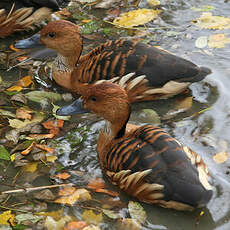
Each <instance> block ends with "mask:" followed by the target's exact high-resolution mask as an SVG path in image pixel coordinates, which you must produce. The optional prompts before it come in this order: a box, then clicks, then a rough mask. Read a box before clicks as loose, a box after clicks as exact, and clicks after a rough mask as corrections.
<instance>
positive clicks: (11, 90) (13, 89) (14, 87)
mask: <svg viewBox="0 0 230 230" xmlns="http://www.w3.org/2000/svg"><path fill="white" fill-rule="evenodd" d="M21 90H22V87H21V86H20V85H13V86H11V87H10V88H8V89H7V91H8V92H13V91H17V92H20V91H21Z"/></svg>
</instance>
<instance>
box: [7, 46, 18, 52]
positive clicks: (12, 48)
mask: <svg viewBox="0 0 230 230" xmlns="http://www.w3.org/2000/svg"><path fill="white" fill-rule="evenodd" d="M9 48H10V49H11V50H13V51H14V52H18V51H20V49H17V48H15V47H14V45H13V44H11V45H10V46H9Z"/></svg>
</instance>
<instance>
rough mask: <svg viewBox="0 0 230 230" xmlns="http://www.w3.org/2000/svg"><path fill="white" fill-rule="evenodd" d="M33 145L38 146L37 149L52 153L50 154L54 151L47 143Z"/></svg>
mask: <svg viewBox="0 0 230 230" xmlns="http://www.w3.org/2000/svg"><path fill="white" fill-rule="evenodd" d="M35 146H36V147H37V148H39V149H42V150H45V151H46V152H49V153H52V154H53V153H54V149H53V148H50V147H48V146H47V145H41V144H35Z"/></svg>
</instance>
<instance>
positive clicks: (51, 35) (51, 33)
mask: <svg viewBox="0 0 230 230" xmlns="http://www.w3.org/2000/svg"><path fill="white" fill-rule="evenodd" d="M47 36H48V37H50V38H54V37H55V36H56V34H55V33H54V32H50V33H48V34H47Z"/></svg>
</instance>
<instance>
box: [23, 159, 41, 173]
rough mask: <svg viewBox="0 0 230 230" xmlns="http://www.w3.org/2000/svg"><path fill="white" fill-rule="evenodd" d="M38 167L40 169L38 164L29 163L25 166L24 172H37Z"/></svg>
mask: <svg viewBox="0 0 230 230" xmlns="http://www.w3.org/2000/svg"><path fill="white" fill-rule="evenodd" d="M37 167H38V162H32V163H29V164H27V165H25V166H23V167H22V170H23V171H24V172H31V173H33V172H35V171H36V170H37Z"/></svg>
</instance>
